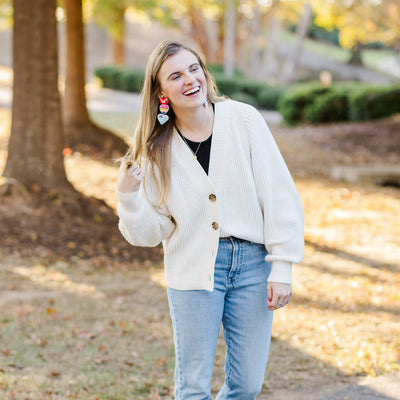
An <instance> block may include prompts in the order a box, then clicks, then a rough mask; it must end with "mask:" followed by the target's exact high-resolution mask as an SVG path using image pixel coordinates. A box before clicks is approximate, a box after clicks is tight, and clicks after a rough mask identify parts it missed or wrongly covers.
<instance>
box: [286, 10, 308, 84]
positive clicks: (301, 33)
mask: <svg viewBox="0 0 400 400" xmlns="http://www.w3.org/2000/svg"><path fill="white" fill-rule="evenodd" d="M311 17H312V10H311V5H310V3H306V4H304V7H303V14H302V16H301V19H300V22H299V25H298V27H297V31H296V40H295V43H294V47H293V53H292V56H291V57H290V58H289V59H288V60H286V62H285V64H284V66H283V73H282V78H281V80H282V82H283V83H289V82H292V81H293V80H294V79H295V70H296V67H297V65H298V63H299V60H300V56H301V51H302V49H303V43H304V39H305V38H306V35H307V32H308V29H309V27H310V23H311Z"/></svg>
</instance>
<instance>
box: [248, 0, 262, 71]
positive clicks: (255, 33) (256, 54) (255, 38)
mask: <svg viewBox="0 0 400 400" xmlns="http://www.w3.org/2000/svg"><path fill="white" fill-rule="evenodd" d="M260 34H261V7H260V5H259V4H258V3H255V5H254V19H253V23H252V29H251V39H250V46H251V55H250V76H251V77H252V78H255V79H258V78H260V75H261V74H260V66H261V55H260V46H259V44H260Z"/></svg>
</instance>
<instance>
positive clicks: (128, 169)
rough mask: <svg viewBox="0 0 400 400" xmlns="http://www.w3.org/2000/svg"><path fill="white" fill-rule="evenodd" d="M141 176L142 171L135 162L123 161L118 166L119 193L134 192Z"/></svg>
mask: <svg viewBox="0 0 400 400" xmlns="http://www.w3.org/2000/svg"><path fill="white" fill-rule="evenodd" d="M143 177H144V173H143V171H142V169H141V168H140V167H139V165H138V164H137V163H132V162H131V161H125V162H123V163H122V164H121V166H120V167H119V172H118V179H117V190H118V191H119V192H121V193H132V192H136V191H137V190H138V189H139V186H140V182H141V181H142V179H143Z"/></svg>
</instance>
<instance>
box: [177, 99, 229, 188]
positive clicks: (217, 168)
mask: <svg viewBox="0 0 400 400" xmlns="http://www.w3.org/2000/svg"><path fill="white" fill-rule="evenodd" d="M228 104H229V101H222V102H218V103H215V117H214V127H213V134H212V141H211V150H210V165H209V169H208V175H207V174H206V173H205V172H204V169H203V168H202V166H201V165H200V163H199V162H198V161H197V160H194V159H193V153H192V152H191V150H190V148H189V147H188V146H187V145H186V143H185V142H184V141H183V139H182V138H181V137H180V135H179V133H178V131H177V130H176V128H174V131H173V136H172V143H171V153H172V154H171V162H178V163H179V164H181V166H182V167H183V169H184V171H185V172H186V174H187V175H188V178H189V179H190V180H191V181H192V182H194V183H195V185H194V186H196V188H198V191H199V192H203V191H204V190H206V191H209V190H211V189H213V188H215V189H217V188H220V187H221V186H222V184H223V176H224V166H225V157H226V154H225V146H224V142H225V137H226V135H227V121H228V119H227V111H228ZM210 186H211V187H210Z"/></svg>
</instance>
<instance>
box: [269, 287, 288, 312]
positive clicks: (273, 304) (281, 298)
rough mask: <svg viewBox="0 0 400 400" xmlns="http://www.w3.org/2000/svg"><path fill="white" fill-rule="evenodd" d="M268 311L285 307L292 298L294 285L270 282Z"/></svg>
mask: <svg viewBox="0 0 400 400" xmlns="http://www.w3.org/2000/svg"><path fill="white" fill-rule="evenodd" d="M267 294H268V300H267V304H268V310H277V309H278V308H282V307H285V305H286V304H287V303H289V301H290V298H291V297H292V285H289V284H287V283H279V282H268V285H267Z"/></svg>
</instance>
